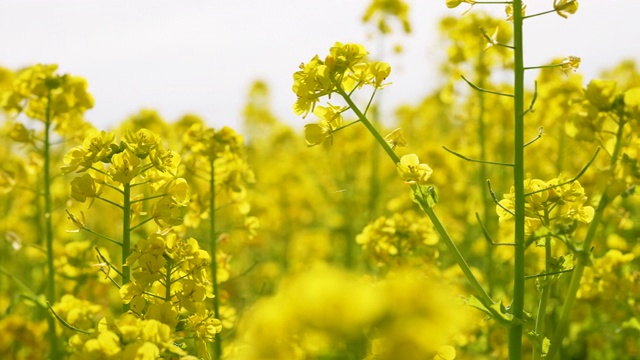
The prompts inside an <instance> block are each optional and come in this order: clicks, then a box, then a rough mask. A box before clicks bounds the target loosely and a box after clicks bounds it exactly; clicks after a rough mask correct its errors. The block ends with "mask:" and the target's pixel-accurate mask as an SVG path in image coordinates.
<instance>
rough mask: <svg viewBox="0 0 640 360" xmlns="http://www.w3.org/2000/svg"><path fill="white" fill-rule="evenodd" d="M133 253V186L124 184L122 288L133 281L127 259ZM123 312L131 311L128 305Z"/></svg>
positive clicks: (123, 307)
mask: <svg viewBox="0 0 640 360" xmlns="http://www.w3.org/2000/svg"><path fill="white" fill-rule="evenodd" d="M130 251H131V184H129V183H126V184H124V204H123V206H122V286H124V285H126V284H128V283H129V281H131V268H129V266H127V264H126V263H127V258H128V257H129V252H130ZM122 309H123V311H125V312H126V311H127V310H129V305H128V304H122Z"/></svg>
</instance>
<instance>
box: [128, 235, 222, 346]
mask: <svg viewBox="0 0 640 360" xmlns="http://www.w3.org/2000/svg"><path fill="white" fill-rule="evenodd" d="M211 261H215V260H212V259H211V256H210V255H209V253H208V252H207V251H205V250H203V249H201V248H200V246H199V244H198V242H197V241H196V240H195V239H193V238H188V239H182V238H179V237H178V236H177V235H176V234H175V233H169V234H167V235H164V236H163V235H160V234H151V235H150V236H149V237H148V238H146V239H143V240H140V241H139V242H138V243H137V244H136V245H135V246H134V248H133V249H132V252H131V255H130V256H129V257H128V258H127V261H126V264H127V266H129V267H130V268H131V269H132V277H133V279H132V281H131V282H130V283H128V284H126V285H124V286H122V288H120V297H121V298H122V301H123V302H124V303H126V304H129V306H130V309H131V312H132V313H133V314H135V315H136V316H138V317H139V318H140V319H146V320H157V321H159V322H161V323H162V324H165V325H166V326H168V327H169V328H170V329H171V333H172V334H173V333H174V332H177V331H178V329H179V328H180V329H182V332H184V333H186V334H189V336H188V337H189V338H191V339H192V341H194V345H195V349H196V351H197V352H198V354H199V355H200V356H205V354H206V353H207V351H206V348H207V345H206V343H210V342H213V340H214V336H215V334H216V333H217V332H219V331H220V330H221V329H222V325H221V322H220V320H218V319H216V318H215V317H214V316H213V314H212V313H211V311H210V310H209V309H208V306H207V303H208V302H207V301H206V300H207V299H211V298H212V297H213V293H212V292H211V288H212V284H211V280H210V276H209V274H208V270H209V265H210V263H211ZM174 337H175V336H174ZM173 341H177V340H175V339H174V340H173ZM181 341H184V340H181Z"/></svg>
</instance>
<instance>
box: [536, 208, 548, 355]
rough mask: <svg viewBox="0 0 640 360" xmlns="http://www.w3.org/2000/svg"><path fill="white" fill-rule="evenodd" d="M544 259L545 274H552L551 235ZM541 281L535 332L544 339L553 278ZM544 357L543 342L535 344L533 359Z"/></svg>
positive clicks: (546, 218)
mask: <svg viewBox="0 0 640 360" xmlns="http://www.w3.org/2000/svg"><path fill="white" fill-rule="evenodd" d="M544 218H545V223H546V224H549V214H548V213H545V215H544ZM544 260H545V269H544V273H545V274H550V273H551V272H552V269H551V265H550V263H549V262H550V260H551V237H550V236H548V235H547V236H546V238H545V240H544ZM541 281H543V282H544V284H543V286H542V295H541V296H540V302H539V303H538V313H537V316H536V326H535V333H536V336H538V337H539V339H540V340H541V341H542V340H543V339H544V333H545V325H546V324H545V320H546V316H547V304H548V302H549V294H550V292H551V279H550V278H549V276H545V277H544V279H542V280H541ZM541 358H542V342H541V343H540V346H538V345H537V344H534V346H533V359H534V360H540V359H541Z"/></svg>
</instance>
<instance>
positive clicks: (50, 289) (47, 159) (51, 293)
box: [42, 91, 60, 359]
mask: <svg viewBox="0 0 640 360" xmlns="http://www.w3.org/2000/svg"><path fill="white" fill-rule="evenodd" d="M51 122H52V119H51V92H50V91H49V93H48V95H47V109H46V112H45V122H44V148H43V157H44V167H43V174H42V177H43V183H44V234H45V242H46V246H47V301H49V302H50V303H55V301H56V281H55V280H56V279H55V277H56V274H55V267H54V264H53V258H54V253H53V219H52V208H53V200H52V198H51V185H52V184H51V149H50V148H51V143H50V141H51V139H50V137H51ZM47 325H48V327H49V333H48V334H49V342H50V345H51V358H53V359H57V358H59V357H60V349H59V348H58V335H57V333H56V321H55V318H54V317H52V316H48V317H47Z"/></svg>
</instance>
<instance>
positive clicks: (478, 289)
mask: <svg viewBox="0 0 640 360" xmlns="http://www.w3.org/2000/svg"><path fill="white" fill-rule="evenodd" d="M336 87H337V93H338V94H339V95H340V96H341V97H342V98H343V99H344V100H345V101H346V102H347V104H348V105H349V107H350V108H351V110H352V111H353V112H354V114H356V116H357V117H358V119H360V121H361V122H362V124H364V126H365V127H366V128H367V129H368V130H369V132H370V133H371V135H373V137H374V138H375V139H376V141H377V142H378V143H379V144H380V146H382V148H383V149H384V151H385V152H386V153H387V155H389V157H390V158H391V160H392V161H393V163H394V164H398V163H399V162H400V158H399V157H398V155H396V153H394V152H393V150H392V149H391V147H390V146H389V144H388V143H387V142H386V141H385V140H384V138H383V137H382V135H380V133H379V132H378V130H376V128H375V127H374V126H373V124H371V122H370V121H369V119H367V117H366V116H365V115H364V114H363V113H362V112H361V111H360V109H358V107H357V106H356V104H355V103H354V102H353V100H351V98H350V97H349V95H347V94H346V93H345V92H344V90H342V89H341V88H340V86H336ZM411 188H412V190H413V192H414V193H419V190H418V186H417V185H415V184H413V185H411ZM417 199H418V200H419V201H422V202H423V204H422V206H421V208H422V209H423V211H424V212H425V213H426V214H427V216H428V217H429V219H430V220H431V222H432V223H433V226H434V227H435V229H436V231H437V232H438V234H439V235H440V238H441V239H442V241H443V242H444V243H445V245H446V246H447V248H448V249H449V250H450V252H451V254H452V255H453V258H454V260H455V262H456V263H457V264H458V266H459V267H460V269H461V270H462V272H463V273H464V275H465V277H466V278H467V281H468V282H469V284H470V285H471V287H472V289H473V291H474V292H475V294H476V296H478V298H479V300H480V301H481V302H482V303H483V304H484V305H485V306H487V307H489V306H490V305H491V304H493V303H494V302H493V300H492V299H491V297H490V296H489V294H488V293H487V292H486V291H485V290H484V288H483V287H482V285H481V284H480V282H479V281H478V279H477V278H476V276H475V275H474V274H473V272H471V268H470V267H469V265H468V264H467V262H466V260H465V259H464V257H463V256H462V254H461V253H460V250H458V247H457V246H456V244H455V243H454V242H453V240H452V239H451V237H450V236H449V234H448V233H447V231H446V229H445V228H444V226H443V225H442V223H441V222H440V219H439V218H438V216H437V215H436V213H435V212H434V211H433V209H432V208H431V207H430V206H429V205H428V204H427V203H426V201H425V200H424V199H422V198H417Z"/></svg>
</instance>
